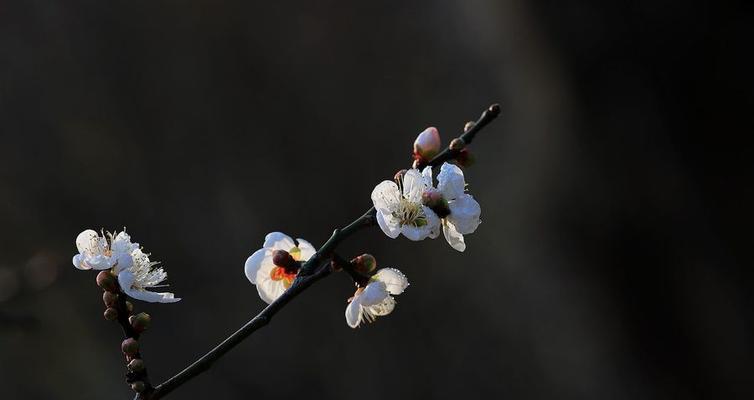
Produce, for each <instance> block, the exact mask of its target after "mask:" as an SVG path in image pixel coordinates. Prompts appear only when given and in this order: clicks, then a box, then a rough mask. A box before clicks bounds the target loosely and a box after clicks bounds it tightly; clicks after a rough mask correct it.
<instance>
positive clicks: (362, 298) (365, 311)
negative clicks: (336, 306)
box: [346, 268, 409, 328]
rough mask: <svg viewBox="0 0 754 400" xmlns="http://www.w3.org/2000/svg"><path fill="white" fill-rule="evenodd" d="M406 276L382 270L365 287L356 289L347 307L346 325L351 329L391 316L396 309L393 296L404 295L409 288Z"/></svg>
mask: <svg viewBox="0 0 754 400" xmlns="http://www.w3.org/2000/svg"><path fill="white" fill-rule="evenodd" d="M408 285H409V283H408V279H407V278H406V275H403V273H402V272H401V271H399V270H397V269H395V268H382V269H380V270H378V271H377V273H375V274H374V275H373V276H372V277H371V278H370V279H369V283H368V284H367V285H366V286H365V287H360V288H358V289H356V293H355V294H354V295H353V297H352V298H350V299H349V300H348V301H349V304H348V307H346V323H347V324H348V326H350V327H351V328H356V327H358V326H359V325H360V324H361V322H362V321H366V322H372V321H374V320H375V319H376V318H377V317H382V316H385V315H388V314H390V313H391V312H393V309H395V303H396V302H395V299H394V298H393V296H395V295H399V294H401V293H403V291H404V290H406V288H407V287H408Z"/></svg>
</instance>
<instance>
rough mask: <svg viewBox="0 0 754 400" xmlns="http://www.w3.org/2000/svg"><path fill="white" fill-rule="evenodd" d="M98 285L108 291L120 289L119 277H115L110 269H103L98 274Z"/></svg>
mask: <svg viewBox="0 0 754 400" xmlns="http://www.w3.org/2000/svg"><path fill="white" fill-rule="evenodd" d="M97 286H99V287H101V288H102V289H104V290H107V291H108V292H117V291H118V278H116V277H115V275H113V274H112V273H110V271H101V272H100V273H99V274H97Z"/></svg>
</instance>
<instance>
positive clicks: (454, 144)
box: [450, 138, 466, 150]
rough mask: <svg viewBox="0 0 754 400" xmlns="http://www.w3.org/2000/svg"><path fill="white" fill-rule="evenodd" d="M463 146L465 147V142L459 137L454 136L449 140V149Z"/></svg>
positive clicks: (458, 148) (457, 148) (459, 148)
mask: <svg viewBox="0 0 754 400" xmlns="http://www.w3.org/2000/svg"><path fill="white" fill-rule="evenodd" d="M464 147H466V142H464V141H463V139H461V138H455V139H453V140H452V141H451V142H450V149H451V150H461V149H463V148H464Z"/></svg>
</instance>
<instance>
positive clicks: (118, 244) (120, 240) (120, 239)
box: [110, 232, 139, 255]
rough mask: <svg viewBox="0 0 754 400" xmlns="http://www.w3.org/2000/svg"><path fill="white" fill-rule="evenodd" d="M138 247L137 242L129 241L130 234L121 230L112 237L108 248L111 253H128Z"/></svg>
mask: <svg viewBox="0 0 754 400" xmlns="http://www.w3.org/2000/svg"><path fill="white" fill-rule="evenodd" d="M138 248H139V244H138V243H131V236H129V235H128V234H127V233H126V232H121V233H119V234H117V235H116V236H115V237H114V238H113V243H112V244H111V245H110V249H111V250H112V251H113V254H118V255H120V254H130V253H131V252H132V251H134V250H136V249H138Z"/></svg>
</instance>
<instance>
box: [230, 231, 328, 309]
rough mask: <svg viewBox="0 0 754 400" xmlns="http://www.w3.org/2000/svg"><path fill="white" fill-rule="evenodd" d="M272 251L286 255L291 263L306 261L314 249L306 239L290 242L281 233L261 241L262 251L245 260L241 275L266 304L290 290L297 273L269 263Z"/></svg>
mask: <svg viewBox="0 0 754 400" xmlns="http://www.w3.org/2000/svg"><path fill="white" fill-rule="evenodd" d="M275 250H283V251H286V252H288V253H289V254H290V255H291V257H293V260H295V261H307V260H308V259H309V258H311V256H313V255H314V253H315V252H316V249H315V248H314V246H312V244H311V243H309V242H307V241H306V240H304V239H296V241H294V240H293V239H292V238H291V237H290V236H288V235H286V234H284V233H281V232H272V233H269V234H268V235H267V236H266V237H265V238H264V244H263V245H262V248H261V249H259V250H257V251H255V252H254V254H252V255H251V256H250V257H249V258H248V259H246V264H245V265H244V272H245V273H246V277H247V278H248V279H249V281H250V282H251V283H252V284H254V285H256V287H257V291H258V292H259V297H261V298H262V300H264V301H265V302H266V303H268V304H269V303H272V302H273V301H275V299H277V298H278V297H280V295H282V294H283V293H284V292H285V291H286V290H287V289H288V288H289V287H291V284H292V283H293V280H294V279H295V278H296V273H297V271H292V270H286V268H284V267H280V266H277V265H275V263H273V261H272V258H273V257H272V256H273V252H274V251H275Z"/></svg>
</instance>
